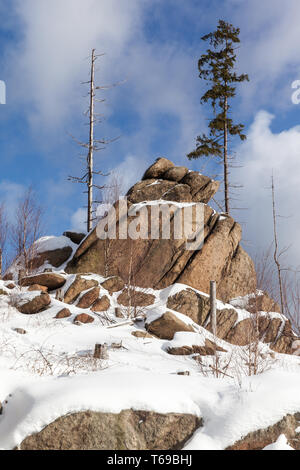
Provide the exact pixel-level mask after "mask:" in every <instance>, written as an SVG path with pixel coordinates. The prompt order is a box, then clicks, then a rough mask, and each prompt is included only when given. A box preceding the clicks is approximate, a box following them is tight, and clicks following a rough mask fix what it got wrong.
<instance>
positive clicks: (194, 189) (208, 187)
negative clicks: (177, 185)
mask: <svg viewBox="0 0 300 470" xmlns="http://www.w3.org/2000/svg"><path fill="white" fill-rule="evenodd" d="M181 183H182V184H187V185H188V186H189V187H190V188H191V195H192V198H193V201H194V202H203V203H204V204H207V203H208V201H209V200H210V199H211V198H212V197H213V196H214V195H215V194H216V192H217V191H218V189H219V186H220V183H219V182H218V181H214V180H212V179H210V178H209V177H208V176H204V175H201V174H200V173H198V172H197V171H190V172H189V173H188V174H187V175H186V176H185V177H184V178H183V179H182V180H181Z"/></svg>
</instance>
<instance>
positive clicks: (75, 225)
mask: <svg viewBox="0 0 300 470" xmlns="http://www.w3.org/2000/svg"><path fill="white" fill-rule="evenodd" d="M71 230H74V231H75V232H82V233H85V232H86V209H83V208H81V207H80V208H79V209H77V211H76V212H74V214H73V215H72V216H71Z"/></svg>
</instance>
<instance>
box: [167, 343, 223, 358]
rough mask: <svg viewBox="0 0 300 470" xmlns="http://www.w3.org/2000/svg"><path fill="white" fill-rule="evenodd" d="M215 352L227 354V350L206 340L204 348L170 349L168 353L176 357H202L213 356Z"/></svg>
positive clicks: (180, 347)
mask: <svg viewBox="0 0 300 470" xmlns="http://www.w3.org/2000/svg"><path fill="white" fill-rule="evenodd" d="M215 352H227V351H226V349H223V348H221V347H220V346H217V345H216V344H215V343H213V342H212V341H210V340H209V339H206V340H205V345H204V346H179V347H177V348H168V350H167V353H168V354H173V355H175V356H189V355H191V354H199V355H200V356H213V355H214V354H215Z"/></svg>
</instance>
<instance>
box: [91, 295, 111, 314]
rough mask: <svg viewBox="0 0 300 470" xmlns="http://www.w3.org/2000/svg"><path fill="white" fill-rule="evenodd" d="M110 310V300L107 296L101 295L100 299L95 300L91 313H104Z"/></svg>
mask: <svg viewBox="0 0 300 470" xmlns="http://www.w3.org/2000/svg"><path fill="white" fill-rule="evenodd" d="M109 308H110V300H109V298H108V297H107V295H103V296H102V297H100V299H97V300H96V301H95V302H94V303H93V305H92V307H91V310H92V312H106V311H107V310H108V309H109Z"/></svg>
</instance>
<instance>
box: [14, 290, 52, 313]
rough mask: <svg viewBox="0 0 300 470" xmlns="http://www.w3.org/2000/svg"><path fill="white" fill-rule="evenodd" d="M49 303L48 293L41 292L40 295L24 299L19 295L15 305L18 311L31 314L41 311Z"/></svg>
mask: <svg viewBox="0 0 300 470" xmlns="http://www.w3.org/2000/svg"><path fill="white" fill-rule="evenodd" d="M50 303H51V297H50V295H49V294H47V293H45V292H42V293H41V294H40V295H37V296H35V297H34V298H33V299H28V300H27V299H26V297H23V298H22V296H20V297H19V298H18V300H17V302H16V305H15V307H16V308H17V310H19V312H21V313H25V314H27V315H33V314H35V313H39V312H42V311H43V310H46V308H47V307H48V306H49V305H50Z"/></svg>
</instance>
